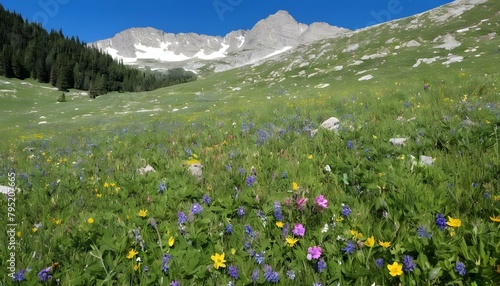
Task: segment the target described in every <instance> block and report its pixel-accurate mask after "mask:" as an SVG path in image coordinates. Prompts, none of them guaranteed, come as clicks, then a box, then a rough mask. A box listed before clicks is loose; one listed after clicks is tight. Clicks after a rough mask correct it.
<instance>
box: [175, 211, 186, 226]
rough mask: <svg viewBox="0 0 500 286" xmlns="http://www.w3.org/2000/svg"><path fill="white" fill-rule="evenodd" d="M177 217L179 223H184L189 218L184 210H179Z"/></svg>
mask: <svg viewBox="0 0 500 286" xmlns="http://www.w3.org/2000/svg"><path fill="white" fill-rule="evenodd" d="M177 219H178V221H179V224H184V223H185V222H186V220H187V217H186V214H184V212H177Z"/></svg>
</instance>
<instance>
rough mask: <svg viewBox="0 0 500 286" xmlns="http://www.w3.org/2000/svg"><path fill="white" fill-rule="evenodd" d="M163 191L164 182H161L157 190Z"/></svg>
mask: <svg viewBox="0 0 500 286" xmlns="http://www.w3.org/2000/svg"><path fill="white" fill-rule="evenodd" d="M164 191H165V183H164V182H161V183H160V186H159V187H158V192H159V193H161V194H163V192H164Z"/></svg>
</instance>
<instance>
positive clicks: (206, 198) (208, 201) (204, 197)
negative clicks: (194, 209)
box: [203, 195, 212, 205]
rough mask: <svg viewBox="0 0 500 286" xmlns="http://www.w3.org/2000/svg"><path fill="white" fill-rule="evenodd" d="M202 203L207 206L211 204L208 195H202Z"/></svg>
mask: <svg viewBox="0 0 500 286" xmlns="http://www.w3.org/2000/svg"><path fill="white" fill-rule="evenodd" d="M203 202H204V203H205V204H207V205H209V204H210V203H211V202H212V200H211V199H210V197H209V196H208V195H204V196H203Z"/></svg>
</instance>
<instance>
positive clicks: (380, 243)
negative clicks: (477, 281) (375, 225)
mask: <svg viewBox="0 0 500 286" xmlns="http://www.w3.org/2000/svg"><path fill="white" fill-rule="evenodd" d="M378 244H379V245H380V246H382V247H383V248H389V246H391V242H390V241H380V240H379V241H378Z"/></svg>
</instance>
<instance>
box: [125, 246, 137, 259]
mask: <svg viewBox="0 0 500 286" xmlns="http://www.w3.org/2000/svg"><path fill="white" fill-rule="evenodd" d="M137 253H139V252H137V251H135V249H133V248H132V249H131V250H130V251H129V252H128V254H127V258H128V259H132V258H134V256H136V255H137Z"/></svg>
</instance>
